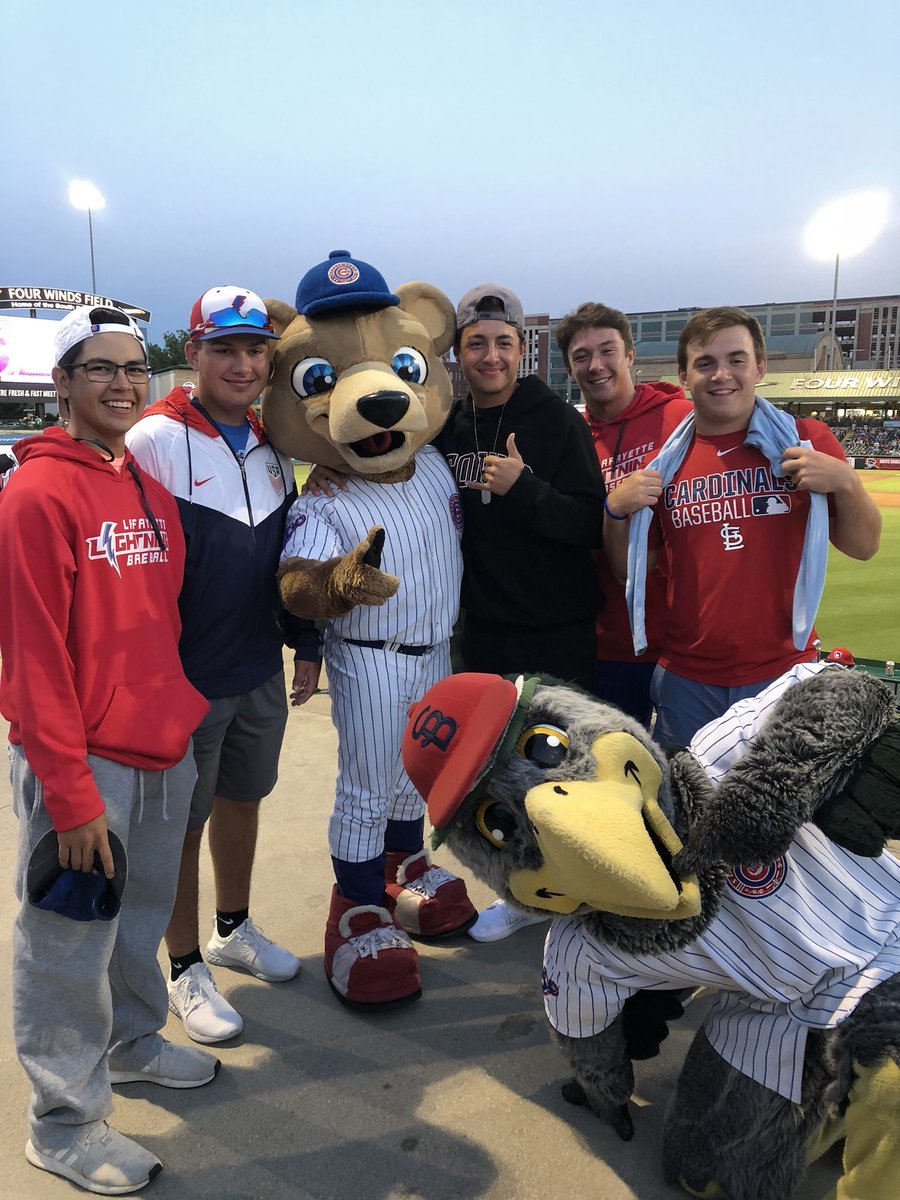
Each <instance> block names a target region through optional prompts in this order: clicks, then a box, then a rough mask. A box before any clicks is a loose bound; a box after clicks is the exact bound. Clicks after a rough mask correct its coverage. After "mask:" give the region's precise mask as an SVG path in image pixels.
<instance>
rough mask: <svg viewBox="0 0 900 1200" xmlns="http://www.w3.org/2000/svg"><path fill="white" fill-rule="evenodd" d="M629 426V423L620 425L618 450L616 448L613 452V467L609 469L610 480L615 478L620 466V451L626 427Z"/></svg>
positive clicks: (617, 442) (617, 440) (617, 441)
mask: <svg viewBox="0 0 900 1200" xmlns="http://www.w3.org/2000/svg"><path fill="white" fill-rule="evenodd" d="M627 424H628V422H627V421H622V422H620V424H619V433H618V436H617V437H616V448H615V450H613V456H612V466H611V467H610V469H609V476H610V479H614V478H615V474H616V465H617V464H618V461H619V451H620V450H621V449H622V438H623V437H624V436H625V426H626V425H627Z"/></svg>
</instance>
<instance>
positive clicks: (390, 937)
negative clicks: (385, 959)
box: [349, 925, 412, 958]
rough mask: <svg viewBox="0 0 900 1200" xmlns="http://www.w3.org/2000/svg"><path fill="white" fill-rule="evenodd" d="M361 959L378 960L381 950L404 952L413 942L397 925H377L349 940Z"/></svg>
mask: <svg viewBox="0 0 900 1200" xmlns="http://www.w3.org/2000/svg"><path fill="white" fill-rule="evenodd" d="M349 941H350V944H351V945H352V946H353V948H354V949H355V950H356V952H357V954H358V955H359V956H360V958H377V957H378V953H379V951H381V950H403V949H405V948H406V947H408V946H411V945H412V942H411V941H410V940H409V938H408V937H407V936H406V934H405V933H403V932H402V931H401V930H399V929H398V928H397V926H396V925H376V926H375V928H374V929H370V930H369V932H368V933H360V934H357V936H356V937H352V938H350V939H349Z"/></svg>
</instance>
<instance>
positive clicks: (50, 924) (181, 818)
mask: <svg viewBox="0 0 900 1200" xmlns="http://www.w3.org/2000/svg"><path fill="white" fill-rule="evenodd" d="M9 750H10V778H11V781H12V791H13V809H14V811H15V813H16V816H17V817H18V818H19V857H18V863H17V866H16V895H17V897H18V898H19V900H20V901H22V904H21V907H20V909H19V913H18V916H17V917H16V920H15V924H14V927H13V1024H14V1030H15V1042H16V1052H17V1054H18V1057H19V1061H20V1062H21V1064H22V1066H23V1067H24V1068H25V1071H26V1073H27V1075H28V1078H29V1079H30V1080H31V1086H32V1097H31V1105H30V1108H29V1120H30V1123H31V1136H32V1140H33V1141H34V1142H35V1144H36V1145H39V1146H40V1147H42V1148H43V1149H46V1150H59V1149H62V1148H63V1147H65V1146H68V1145H70V1144H71V1143H72V1141H73V1140H75V1139H76V1138H78V1137H80V1136H81V1135H82V1134H83V1133H84V1132H85V1131H86V1128H87V1127H89V1126H91V1125H93V1124H95V1123H96V1122H97V1121H102V1120H105V1119H106V1118H107V1117H108V1116H109V1114H110V1112H111V1111H112V1093H111V1091H110V1084H109V1065H108V1064H109V1059H108V1058H107V1054H109V1056H110V1058H111V1059H112V1061H113V1063H114V1065H115V1066H116V1067H117V1068H119V1069H124V1068H131V1067H134V1068H139V1067H142V1066H144V1065H146V1064H147V1063H148V1062H150V1060H151V1059H152V1058H154V1057H155V1056H156V1054H157V1053H158V1051H159V1048H160V1045H161V1040H162V1039H161V1038H160V1034H159V1030H160V1029H161V1028H162V1026H163V1025H164V1024H165V1022H166V1016H167V1010H168V996H167V992H166V984H165V981H164V979H163V976H162V972H161V971H160V968H159V963H158V961H157V957H156V955H157V950H158V948H159V943H160V940H161V938H162V936H163V933H164V932H165V928H166V925H167V924H168V922H169V918H170V916H171V913H172V905H173V903H174V899H175V887H176V884H177V882H178V868H179V864H180V861H181V849H182V844H183V842H184V831H185V828H186V826H187V817H188V810H189V808H190V802H191V792H192V790H193V787H194V781H195V779H196V777H197V772H196V769H195V767H194V759H193V755H192V753H191V752H190V751H188V753H187V755H186V756H185V757H184V758H183V759H182V760H181V762H180V763H178V764H177V765H176V766H174V767H172V768H170V769H169V770H168V771H138V770H135V769H134V768H132V767H126V766H123V765H122V764H121V763H116V762H112V761H110V760H109V759H105V758H98V757H96V756H94V755H89V756H88V759H87V762H88V766H89V767H90V768H91V772H92V773H93V776H94V779H95V780H96V782H97V787H98V789H99V791H100V795H101V796H102V797H103V801H104V803H105V804H106V820H107V824H108V826H109V828H110V829H112V830H113V831H114V832H115V833H117V834H118V835H119V837H120V838H121V839H122V842H123V844H124V846H125V849H126V851H127V854H128V881H127V883H126V886H125V892H124V894H123V896H122V907H121V910H120V912H119V915H118V916H117V917H116V919H115V920H114V921H73V920H71V919H70V918H69V917H62V916H60V915H59V914H58V913H52V912H44V911H42V910H41V909H39V908H35V907H34V905H32V904H29V903H28V900H27V897H26V895H25V875H26V871H27V868H28V859H29V857H30V855H31V851H32V849H33V848H34V846H35V844H36V843H37V842H38V840H39V839H40V838H41V837H42V835H43V834H45V833H46V832H47V830H49V829H51V828H52V822H51V820H50V817H49V816H48V814H47V810H46V809H45V808H44V805H43V802H42V788H41V783H40V780H38V779H37V778H36V777H35V774H34V772H33V771H32V770H31V768H30V767H29V765H28V762H27V760H26V759H25V755H24V753H23V752H22V748H21V747H20V746H10V748H9Z"/></svg>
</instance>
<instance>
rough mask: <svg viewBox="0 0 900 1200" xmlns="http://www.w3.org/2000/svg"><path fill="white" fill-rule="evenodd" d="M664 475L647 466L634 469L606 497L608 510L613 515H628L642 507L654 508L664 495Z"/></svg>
mask: <svg viewBox="0 0 900 1200" xmlns="http://www.w3.org/2000/svg"><path fill="white" fill-rule="evenodd" d="M662 482H663V481H662V475H660V473H659V471H651V470H649V469H647V468H645V469H644V470H641V471H632V473H631V474H630V475H626V477H625V478H624V479H623V480H622V482H621V483H620V484H619V485H618V487H616V488H614V489H613V490H612V491H611V492H610V493H609V495H608V496H607V497H606V508H607V511H608V512H609V513H610V514H611V515H612V516H613V517H619V518H621V517H628V516H630V515H631V514H632V513H636V512H637V511H638V509H641V508H652V507H653V506H654V505H655V504H656V503H658V501H659V498H660V496H661V495H662Z"/></svg>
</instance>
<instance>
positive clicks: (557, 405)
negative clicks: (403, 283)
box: [435, 283, 605, 691]
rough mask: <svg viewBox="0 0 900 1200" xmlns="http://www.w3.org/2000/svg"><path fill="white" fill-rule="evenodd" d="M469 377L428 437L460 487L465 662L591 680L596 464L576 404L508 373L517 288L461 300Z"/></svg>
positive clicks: (461, 344)
mask: <svg viewBox="0 0 900 1200" xmlns="http://www.w3.org/2000/svg"><path fill="white" fill-rule="evenodd" d="M456 316H457V334H456V343H455V347H454V349H455V353H456V357H457V359H458V360H459V363H460V365H461V367H462V371H463V375H464V376H465V379H466V383H467V384H468V387H469V395H468V396H467V397H466V399H465V400H464V401H463V402H462V403H461V404H459V405H457V406H456V407H455V408H454V410H453V412H452V413H451V415H450V419H449V420H448V422H447V424H446V425H445V427H444V429H443V430H442V432H441V434H440V436H439V437H438V438H437V440H436V442H435V444H436V445H437V447H438V449H440V450H441V451H442V452H443V453H444V455H445V456H446V458H447V461H448V463H449V464H450V469H451V470H452V471H453V474H454V476H455V478H456V481H457V483H458V484H459V488H460V496H461V498H462V504H463V510H464V516H465V527H464V531H463V540H462V551H463V561H464V563H465V571H464V574H463V585H462V608H463V612H464V622H463V628H462V634H461V638H460V651H461V654H462V658H463V661H464V663H465V666H466V669H467V670H470V671H488V672H497V673H499V674H507V673H510V672H518V671H530V672H543V673H544V674H552V675H556V676H558V677H559V678H561V679H567V680H573V681H575V682H577V683H580V684H581V685H582V686H583V687H585V688H587V689H588V690H591V691H593V689H594V686H595V683H596V654H597V649H596V638H595V633H594V622H595V619H596V615H597V612H598V610H599V608H600V607H601V605H602V603H603V597H602V594H601V592H600V589H599V586H598V583H597V573H596V570H595V568H594V564H593V559H592V554H591V551H592V550H594V549H596V548H598V547H599V546H600V545H601V544H602V540H603V500H604V496H605V491H604V485H603V475H602V473H601V471H600V465H599V463H598V461H597V455H596V453H595V451H594V448H593V445H592V444H591V438H590V434H589V432H588V429H587V426H586V425H585V422H584V420H583V419H582V417H581V415H580V414H579V413H578V411H577V410H576V409H575V408H573V407H572V406H571V405H568V404H566V403H565V401H563V400H561V399H560V398H559V397H558V396H557V395H556V394H555V393H554V392H551V391H550V389H549V388H548V387H547V386H546V384H544V383H542V381H541V380H540V379H538V378H537V376H535V375H527V376H525V377H524V378H523V379H518V378H517V377H516V371H517V369H518V366H519V361H520V359H521V357H522V349H523V344H524V315H523V311H522V304H521V301H520V300H519V298H518V297H517V296H516V295H515V294H514V293H513V292H511V291H510V290H509V288H505V287H501V286H500V285H499V284H493V283H485V284H479V285H478V286H477V287H474V288H472V289H471V290H470V291H469V292H467V293H466V294H465V296H463V298H462V300H461V301H460V302H459V306H458V308H457V314H456Z"/></svg>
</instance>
